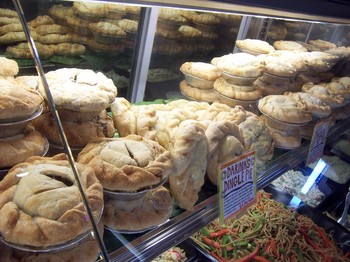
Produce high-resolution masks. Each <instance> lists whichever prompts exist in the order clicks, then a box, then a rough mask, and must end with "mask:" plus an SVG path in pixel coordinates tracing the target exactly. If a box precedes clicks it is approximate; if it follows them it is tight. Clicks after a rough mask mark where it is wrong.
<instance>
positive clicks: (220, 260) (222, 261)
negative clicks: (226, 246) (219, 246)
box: [210, 251, 229, 262]
mask: <svg viewBox="0 0 350 262" xmlns="http://www.w3.org/2000/svg"><path fill="white" fill-rule="evenodd" d="M210 255H211V256H212V257H213V258H215V259H216V260H217V261H219V262H228V261H229V260H226V259H224V258H222V257H219V256H218V255H217V254H216V253H215V252H214V251H211V252H210Z"/></svg>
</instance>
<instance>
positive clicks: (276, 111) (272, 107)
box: [258, 95, 312, 124]
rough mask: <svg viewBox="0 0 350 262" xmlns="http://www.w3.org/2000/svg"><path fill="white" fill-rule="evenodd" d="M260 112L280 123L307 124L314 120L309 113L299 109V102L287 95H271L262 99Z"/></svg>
mask: <svg viewBox="0 0 350 262" xmlns="http://www.w3.org/2000/svg"><path fill="white" fill-rule="evenodd" d="M258 108H259V110H260V111H261V112H262V113H263V114H266V115H268V116H270V117H272V118H274V119H276V120H278V121H281V122H285V123H291V124H305V123H307V122H309V121H311V120H312V116H311V114H310V113H309V112H306V111H304V110H303V109H300V108H299V107H298V104H297V102H295V100H294V99H292V98H291V97H289V96H285V95H269V96H265V97H263V98H261V99H260V100H259V104H258Z"/></svg>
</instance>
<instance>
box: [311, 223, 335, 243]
mask: <svg viewBox="0 0 350 262" xmlns="http://www.w3.org/2000/svg"><path fill="white" fill-rule="evenodd" d="M316 229H317V232H318V233H319V234H320V236H321V238H322V240H323V243H324V244H325V246H326V247H331V248H335V247H334V245H333V242H332V241H331V240H330V239H329V238H328V236H327V234H326V232H325V231H324V229H323V228H321V227H318V226H316Z"/></svg>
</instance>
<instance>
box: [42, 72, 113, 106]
mask: <svg viewBox="0 0 350 262" xmlns="http://www.w3.org/2000/svg"><path fill="white" fill-rule="evenodd" d="M45 76H46V79H47V83H48V85H49V86H50V90H51V94H52V97H53V99H54V102H55V104H56V106H57V107H58V108H64V109H69V110H72V111H78V112H91V111H94V112H95V111H102V110H104V109H106V108H107V107H108V106H109V105H110V103H112V102H113V101H114V99H115V97H116V96H117V93H118V90H117V87H116V86H115V85H114V83H113V81H112V79H110V78H107V77H106V76H105V75H104V74H103V73H101V72H94V71H92V70H89V69H78V68H61V69H58V70H54V71H50V72H48V73H46V74H45ZM39 91H40V92H41V94H42V95H43V96H44V97H45V92H44V88H43V86H42V85H40V86H39Z"/></svg>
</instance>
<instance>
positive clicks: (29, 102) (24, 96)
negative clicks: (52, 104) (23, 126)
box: [0, 77, 43, 121]
mask: <svg viewBox="0 0 350 262" xmlns="http://www.w3.org/2000/svg"><path fill="white" fill-rule="evenodd" d="M42 102H43V98H42V96H41V95H40V93H39V92H38V91H36V90H34V89H32V88H30V87H28V86H26V85H24V84H23V83H21V82H19V81H16V80H15V79H13V78H5V77H0V120H2V121H3V120H11V119H12V120H14V119H25V118H27V117H29V116H31V115H33V114H34V113H35V112H36V111H37V110H38V109H39V107H40V105H41V104H42Z"/></svg>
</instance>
